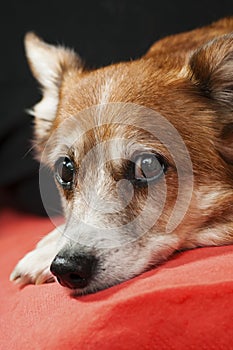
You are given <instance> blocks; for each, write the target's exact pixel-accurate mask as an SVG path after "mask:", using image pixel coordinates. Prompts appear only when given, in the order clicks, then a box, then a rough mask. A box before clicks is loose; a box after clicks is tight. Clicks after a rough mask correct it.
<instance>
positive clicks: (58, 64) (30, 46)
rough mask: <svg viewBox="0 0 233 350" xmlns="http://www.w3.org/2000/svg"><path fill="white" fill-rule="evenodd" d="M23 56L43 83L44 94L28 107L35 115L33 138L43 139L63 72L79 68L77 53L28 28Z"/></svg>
mask: <svg viewBox="0 0 233 350" xmlns="http://www.w3.org/2000/svg"><path fill="white" fill-rule="evenodd" d="M25 50H26V56H27V59H28V62H29V65H30V68H31V71H32V73H33V75H34V77H35V78H36V79H37V80H38V82H39V83H40V85H41V87H42V92H43V98H42V100H41V101H40V102H39V103H38V104H37V105H36V106H34V108H33V110H32V111H30V112H31V114H32V115H34V116H35V124H36V126H35V134H36V141H38V142H40V139H42V138H43V139H44V138H45V137H46V134H47V133H48V131H49V129H50V127H51V125H52V122H53V120H54V119H55V117H56V111H57V105H58V99H59V89H60V85H61V82H62V78H63V75H64V73H65V72H66V71H68V70H70V69H76V70H77V69H78V70H80V71H81V70H82V63H81V59H80V58H79V56H78V55H77V54H76V53H75V52H74V51H72V50H70V49H67V48H64V47H62V46H53V45H49V44H47V43H45V42H44V41H43V40H42V39H40V38H39V37H38V36H37V35H35V34H34V33H32V32H29V33H27V34H26V36H25Z"/></svg>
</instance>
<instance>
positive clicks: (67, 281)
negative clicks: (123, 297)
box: [10, 18, 233, 296]
mask: <svg viewBox="0 0 233 350" xmlns="http://www.w3.org/2000/svg"><path fill="white" fill-rule="evenodd" d="M232 32H233V18H224V19H221V20H219V21H217V22H214V23H212V24H210V25H208V26H206V27H202V28H198V29H195V30H192V31H189V32H185V33H181V34H177V35H172V36H168V37H165V38H163V39H161V40H159V41H158V42H156V43H155V44H153V45H152V47H151V48H150V49H149V51H148V52H147V53H146V54H145V55H144V56H143V57H141V58H140V59H136V60H131V61H129V62H122V63H117V64H112V65H110V66H107V67H103V68H99V69H95V70H90V69H88V68H86V67H85V65H84V63H83V62H82V60H81V59H80V57H79V56H78V55H77V54H76V53H75V52H74V51H73V50H70V49H68V48H65V47H63V46H53V45H50V44H47V43H45V42H44V41H43V40H42V39H40V38H39V37H38V36H37V35H36V34H34V33H31V32H30V33H27V34H26V37H25V48H26V56H27V58H28V62H29V65H30V68H31V70H32V73H33V75H34V77H35V78H36V79H37V81H38V82H39V84H40V86H41V87H42V90H43V98H42V100H41V101H40V102H39V103H37V104H36V106H35V107H34V108H33V110H32V111H31V114H33V116H34V120H35V136H34V144H35V148H36V152H37V158H38V159H39V160H40V161H41V162H42V163H43V164H45V165H47V166H48V167H49V168H50V169H51V170H52V172H53V173H54V177H55V181H56V183H57V186H58V189H59V191H60V194H61V200H62V205H63V208H64V216H65V218H66V221H65V224H63V225H61V226H58V227H56V228H55V229H54V231H52V232H51V233H49V234H48V235H47V236H45V237H44V238H43V239H42V240H41V241H40V242H39V243H38V245H37V247H36V249H35V250H33V251H31V252H29V253H28V254H27V255H26V256H25V257H24V258H23V259H22V260H20V261H19V263H18V264H17V266H16V267H15V269H14V270H13V272H12V274H11V276H10V280H11V281H14V282H16V283H18V284H20V285H26V284H29V283H33V284H41V283H45V282H52V281H55V280H56V281H58V282H59V283H60V284H61V285H62V286H64V287H65V288H66V289H67V291H69V292H70V293H71V294H72V295H75V296H77V295H83V294H88V293H94V292H97V291H100V290H103V289H105V288H108V287H111V286H114V285H116V284H118V283H121V282H123V281H126V280H129V279H131V278H133V277H135V276H137V275H139V274H141V273H143V272H144V271H147V270H148V269H151V268H153V267H156V266H157V265H158V264H161V263H162V262H164V261H166V260H167V259H168V258H169V257H171V256H172V255H173V254H174V253H175V252H178V251H183V250H186V249H192V248H195V247H203V246H220V245H226V244H231V243H233V216H232V210H233V209H232V208H233V33H232Z"/></svg>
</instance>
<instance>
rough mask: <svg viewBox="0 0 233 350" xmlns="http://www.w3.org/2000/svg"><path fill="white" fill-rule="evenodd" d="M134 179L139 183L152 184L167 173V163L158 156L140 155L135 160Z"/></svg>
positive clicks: (151, 154)
mask: <svg viewBox="0 0 233 350" xmlns="http://www.w3.org/2000/svg"><path fill="white" fill-rule="evenodd" d="M134 164H135V166H134V178H135V180H136V181H138V182H144V183H147V182H150V181H155V180H158V179H159V178H160V177H161V176H162V175H163V174H164V173H165V171H166V169H167V163H166V161H165V160H164V158H163V157H162V156H160V155H158V154H153V153H144V154H140V155H138V156H137V157H136V159H135V160H134Z"/></svg>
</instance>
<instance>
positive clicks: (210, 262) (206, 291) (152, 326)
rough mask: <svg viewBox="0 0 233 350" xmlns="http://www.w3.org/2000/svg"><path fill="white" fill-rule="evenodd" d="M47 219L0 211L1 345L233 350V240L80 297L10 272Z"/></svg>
mask: <svg viewBox="0 0 233 350" xmlns="http://www.w3.org/2000/svg"><path fill="white" fill-rule="evenodd" d="M51 229H52V224H51V222H50V221H49V220H48V219H41V218H37V217H32V216H28V215H22V214H21V215H20V214H17V213H14V212H11V211H4V212H2V213H1V214H0V232H1V233H0V267H1V270H0V349H1V350H3V349H4V350H7V349H13V350H22V349H24V350H27V349H31V350H35V349H40V350H41V349H50V350H51V349H54V350H55V349H56V350H59V349H69V350H70V349H80V350H85V349H88V350H92V349H93V350H94V349H95V350H96V349H101V350H105V349H111V350H114V349H117V350H121V349H122V350H123V349H127V350H128V349H140V350H141V349H149V350H151V349H159V350H163V349H169V350H170V349H179V350H183V349H185V350H187V349H216V350H217V349H218V350H219V349H224V350H227V349H233V246H227V247H218V248H202V249H196V250H192V251H189V252H185V253H182V254H179V255H177V256H176V257H175V258H173V259H172V260H170V261H168V262H167V263H165V264H164V265H163V266H161V267H159V268H157V269H154V270H152V271H150V272H147V273H144V274H142V275H141V276H139V277H137V278H134V279H132V280H131V281H128V282H125V283H122V284H121V285H118V286H115V287H112V288H110V289H107V290H105V291H102V292H99V293H96V294H93V295H88V296H84V297H80V298H77V299H74V298H71V297H69V296H68V295H67V293H66V292H65V290H64V289H63V288H62V287H61V286H60V285H58V284H57V283H52V284H47V285H41V286H34V285H29V286H26V287H25V288H23V289H21V290H20V289H19V288H18V287H17V286H15V285H13V284H12V283H10V282H9V281H8V277H9V274H10V272H11V270H12V268H13V267H14V265H15V264H16V262H17V261H18V259H19V258H21V257H22V256H23V255H24V254H25V253H26V252H27V251H28V250H30V249H31V248H33V246H34V244H35V243H36V242H37V241H38V240H39V239H40V237H41V236H42V235H43V234H45V233H47V232H48V231H49V230H51Z"/></svg>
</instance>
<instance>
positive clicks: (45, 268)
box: [10, 247, 55, 286]
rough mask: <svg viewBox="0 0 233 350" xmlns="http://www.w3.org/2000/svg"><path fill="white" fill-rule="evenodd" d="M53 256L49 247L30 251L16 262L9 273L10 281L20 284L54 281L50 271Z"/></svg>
mask: <svg viewBox="0 0 233 350" xmlns="http://www.w3.org/2000/svg"><path fill="white" fill-rule="evenodd" d="M53 258H54V256H52V257H51V250H50V248H49V247H43V248H37V249H35V250H33V251H31V252H30V253H28V254H27V255H25V256H24V257H23V258H22V259H21V260H20V261H19V262H18V264H17V265H16V267H15V268H14V270H13V271H12V273H11V275H10V281H12V282H14V283H16V284H20V285H22V286H24V285H26V284H43V283H50V282H54V281H55V278H54V276H53V275H52V274H51V272H50V265H51V262H52V260H53Z"/></svg>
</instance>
